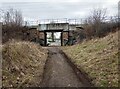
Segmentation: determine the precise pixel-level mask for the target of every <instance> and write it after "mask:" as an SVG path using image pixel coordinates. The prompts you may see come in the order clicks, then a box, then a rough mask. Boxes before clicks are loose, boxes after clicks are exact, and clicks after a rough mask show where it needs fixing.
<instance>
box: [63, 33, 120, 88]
mask: <svg viewBox="0 0 120 89" xmlns="http://www.w3.org/2000/svg"><path fill="white" fill-rule="evenodd" d="M62 49H63V51H64V52H65V53H66V54H67V55H68V56H69V57H70V58H71V59H72V60H71V61H72V62H73V63H74V64H75V65H76V66H77V67H78V68H83V70H85V71H86V72H87V73H88V75H89V76H90V77H91V78H92V79H93V81H92V82H93V83H94V84H95V86H98V87H114V86H115V87H117V86H118V78H119V76H118V75H119V72H118V32H116V33H110V34H109V35H108V36H106V37H104V38H97V39H92V40H90V41H84V42H83V43H81V44H78V45H74V46H69V47H63V48H62Z"/></svg>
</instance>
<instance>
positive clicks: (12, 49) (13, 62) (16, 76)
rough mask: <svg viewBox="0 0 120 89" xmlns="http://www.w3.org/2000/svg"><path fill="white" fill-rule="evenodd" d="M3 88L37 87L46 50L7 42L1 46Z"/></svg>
mask: <svg viewBox="0 0 120 89" xmlns="http://www.w3.org/2000/svg"><path fill="white" fill-rule="evenodd" d="M2 49H3V50H2V54H3V60H2V73H3V76H2V83H3V87H16V88H19V87H36V86H37V87H39V85H40V83H41V80H42V76H43V70H44V65H45V61H46V59H47V50H45V49H43V48H42V47H40V45H38V44H35V43H30V42H15V41H13V42H8V43H6V44H5V45H3V46H2Z"/></svg>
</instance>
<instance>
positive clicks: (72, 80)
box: [41, 47, 87, 87]
mask: <svg viewBox="0 0 120 89" xmlns="http://www.w3.org/2000/svg"><path fill="white" fill-rule="evenodd" d="M47 49H48V50H49V56H48V60H47V62H46V67H45V71H44V78H43V83H42V85H41V86H42V87H86V86H87V85H85V84H83V83H82V81H80V80H79V78H78V77H77V75H76V74H75V72H74V70H73V69H72V67H71V66H70V65H69V63H68V62H67V60H66V58H65V57H64V56H63V55H62V54H61V52H60V50H59V49H58V48H56V47H48V48H47Z"/></svg>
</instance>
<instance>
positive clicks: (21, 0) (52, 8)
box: [0, 0, 119, 20]
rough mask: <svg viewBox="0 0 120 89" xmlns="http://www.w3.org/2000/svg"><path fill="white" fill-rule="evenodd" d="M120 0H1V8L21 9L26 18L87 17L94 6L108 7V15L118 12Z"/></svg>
mask: <svg viewBox="0 0 120 89" xmlns="http://www.w3.org/2000/svg"><path fill="white" fill-rule="evenodd" d="M118 1H119V0H9V1H8V0H0V8H2V9H8V8H15V9H18V10H21V11H22V13H23V17H24V19H25V20H40V19H57V18H86V17H87V16H88V15H89V14H90V11H91V10H93V8H107V15H109V16H113V15H116V14H117V13H118Z"/></svg>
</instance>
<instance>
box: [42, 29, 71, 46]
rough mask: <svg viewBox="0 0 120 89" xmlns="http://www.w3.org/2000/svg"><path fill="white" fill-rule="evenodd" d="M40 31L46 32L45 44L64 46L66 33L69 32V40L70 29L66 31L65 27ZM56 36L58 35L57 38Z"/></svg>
mask: <svg viewBox="0 0 120 89" xmlns="http://www.w3.org/2000/svg"><path fill="white" fill-rule="evenodd" d="M40 32H43V33H44V46H63V45H64V39H65V38H64V33H67V40H69V31H64V30H63V29H56V30H55V29H53V30H52V29H51V30H44V31H40ZM55 34H56V35H55ZM50 35H51V36H50ZM48 36H50V37H48ZM55 36H57V37H56V38H55Z"/></svg>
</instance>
